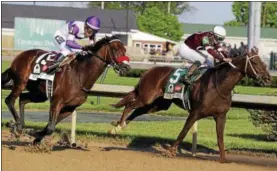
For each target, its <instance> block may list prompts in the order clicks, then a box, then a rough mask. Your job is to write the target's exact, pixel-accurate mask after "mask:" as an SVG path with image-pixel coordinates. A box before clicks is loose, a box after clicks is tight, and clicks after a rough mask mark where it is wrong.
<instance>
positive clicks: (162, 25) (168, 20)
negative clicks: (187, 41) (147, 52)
mask: <svg viewBox="0 0 277 171" xmlns="http://www.w3.org/2000/svg"><path fill="white" fill-rule="evenodd" d="M137 24H138V28H139V29H140V30H141V31H145V32H148V33H150V34H154V35H157V36H160V37H164V38H167V39H170V40H175V41H179V40H180V38H181V36H182V35H183V31H182V25H181V24H180V23H179V22H178V19H177V17H176V16H175V15H172V14H167V13H164V12H162V11H161V10H160V9H159V8H158V7H151V8H147V9H145V11H144V13H143V14H142V15H139V16H138V18H137Z"/></svg>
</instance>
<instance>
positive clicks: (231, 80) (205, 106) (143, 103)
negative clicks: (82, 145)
mask: <svg viewBox="0 0 277 171" xmlns="http://www.w3.org/2000/svg"><path fill="white" fill-rule="evenodd" d="M233 64H234V65H235V66H236V68H232V67H231V66H230V65H229V64H228V63H222V64H220V65H218V66H217V67H215V68H211V69H208V70H207V71H206V72H205V73H204V74H203V75H202V77H201V78H200V79H198V80H197V81H195V82H194V83H193V85H192V89H191V97H190V102H191V110H190V111H189V115H188V118H187V120H186V122H185V125H184V127H183V129H182V131H181V132H180V134H179V136H178V138H177V140H176V141H175V142H174V143H173V145H172V146H170V147H168V148H167V154H168V155H170V156H171V155H172V156H173V155H176V148H177V146H178V145H179V144H180V143H181V142H182V141H183V139H184V138H185V136H186V134H187V132H188V131H189V129H190V128H191V126H192V125H193V124H194V123H195V122H196V121H197V120H199V119H202V118H205V117H209V116H212V117H213V118H214V120H215V122H216V132H217V142H218V146H219V150H220V161H221V162H225V152H224V142H223V135H224V127H225V120H226V113H227V112H228V111H229V109H230V107H231V102H232V97H231V92H232V90H233V89H234V87H235V85H236V84H237V83H238V82H239V81H240V80H241V79H242V78H243V77H244V76H246V75H248V76H249V77H251V78H255V79H259V80H260V81H262V82H263V83H264V84H270V83H271V77H270V75H269V73H268V71H267V69H266V65H265V64H264V63H263V62H262V61H261V59H260V57H259V55H258V49H257V48H253V49H251V52H248V53H246V54H245V55H243V56H242V57H236V58H234V59H233ZM172 71H174V68H172V67H166V66H164V67H154V68H151V69H150V70H148V71H147V72H146V73H145V74H144V75H143V76H142V77H141V79H140V81H139V83H138V84H137V85H136V87H135V89H134V90H133V91H131V92H129V93H128V94H127V95H126V96H125V97H124V98H123V99H121V100H120V101H119V102H118V103H117V104H115V105H114V106H115V107H117V108H119V107H123V106H125V109H124V111H123V114H122V116H121V119H120V121H117V122H113V123H112V124H113V125H114V126H117V127H115V128H114V129H112V130H111V133H116V132H118V131H120V130H121V128H122V127H124V126H126V124H128V123H130V122H131V121H132V120H133V119H134V118H136V117H137V116H140V115H143V114H146V113H153V112H157V111H160V110H167V109H168V108H169V107H170V105H171V104H172V103H175V104H176V105H177V106H179V107H180V108H183V104H182V101H181V100H180V99H174V100H168V99H164V98H163V95H164V91H165V86H166V83H167V81H168V79H169V76H170V74H171V73H172ZM133 109H135V110H134V111H133V112H132V114H131V115H130V116H129V117H128V118H127V120H126V117H127V114H128V113H129V112H131V111H132V110H133ZM183 109H184V108H183ZM125 121H126V122H125Z"/></svg>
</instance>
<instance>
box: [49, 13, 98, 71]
mask: <svg viewBox="0 0 277 171" xmlns="http://www.w3.org/2000/svg"><path fill="white" fill-rule="evenodd" d="M100 24H101V22H100V19H99V18H98V17H95V16H90V17H88V18H87V19H86V21H85V22H81V21H71V22H68V23H66V25H65V26H63V27H62V28H61V29H59V30H57V31H56V33H55V35H54V43H55V44H56V46H58V47H59V49H60V53H59V54H58V57H57V59H58V60H57V62H56V63H55V64H53V65H52V66H50V67H49V68H48V69H47V70H48V71H50V70H52V69H54V68H56V67H58V66H59V64H60V63H61V62H62V61H63V60H64V59H65V58H66V57H67V55H69V54H71V53H74V52H80V51H82V50H83V51H86V50H87V46H81V45H79V44H78V43H77V42H76V41H75V39H84V38H89V41H90V44H94V43H95V35H96V33H97V32H98V31H99V29H100Z"/></svg>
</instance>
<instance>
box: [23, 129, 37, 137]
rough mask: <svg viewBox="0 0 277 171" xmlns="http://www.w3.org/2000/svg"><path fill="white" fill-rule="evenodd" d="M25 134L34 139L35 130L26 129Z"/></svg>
mask: <svg viewBox="0 0 277 171" xmlns="http://www.w3.org/2000/svg"><path fill="white" fill-rule="evenodd" d="M25 134H28V135H30V136H32V137H34V136H35V130H34V129H26V130H25Z"/></svg>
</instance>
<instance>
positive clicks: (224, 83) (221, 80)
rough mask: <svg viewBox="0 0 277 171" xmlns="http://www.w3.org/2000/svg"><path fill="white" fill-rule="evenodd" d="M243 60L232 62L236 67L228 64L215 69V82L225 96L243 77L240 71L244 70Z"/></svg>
mask: <svg viewBox="0 0 277 171" xmlns="http://www.w3.org/2000/svg"><path fill="white" fill-rule="evenodd" d="M243 61H244V60H243ZM243 61H240V62H239V61H236V62H234V63H233V64H234V65H235V66H236V69H234V68H232V67H231V66H229V65H228V66H222V67H221V68H220V69H217V70H215V73H214V74H215V75H214V76H215V78H216V79H215V80H216V83H215V84H217V85H218V87H219V90H220V92H221V93H222V94H224V95H226V96H227V95H230V94H231V92H232V90H233V89H234V88H235V86H236V84H237V83H238V82H239V81H240V80H242V78H243V77H244V74H242V72H241V71H243V70H244V62H243Z"/></svg>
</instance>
